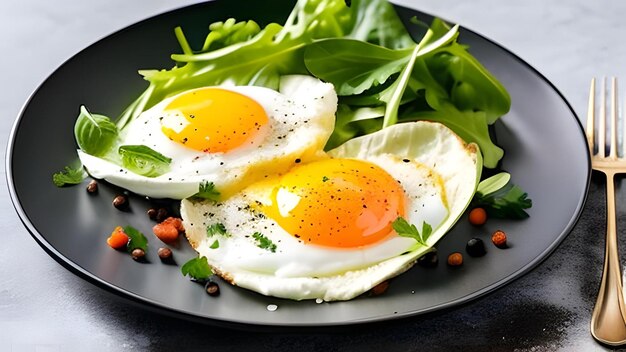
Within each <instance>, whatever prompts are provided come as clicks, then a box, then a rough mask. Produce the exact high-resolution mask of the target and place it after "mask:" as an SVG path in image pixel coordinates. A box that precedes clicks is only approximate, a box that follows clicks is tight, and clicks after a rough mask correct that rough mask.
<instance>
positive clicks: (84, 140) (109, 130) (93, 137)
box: [74, 105, 117, 156]
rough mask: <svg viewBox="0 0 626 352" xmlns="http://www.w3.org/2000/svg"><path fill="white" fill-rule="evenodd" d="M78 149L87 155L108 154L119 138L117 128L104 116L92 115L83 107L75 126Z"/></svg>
mask: <svg viewBox="0 0 626 352" xmlns="http://www.w3.org/2000/svg"><path fill="white" fill-rule="evenodd" d="M74 137H75V138H76V143H78V147H79V148H80V149H81V150H82V151H84V152H85V153H87V154H90V155H94V156H102V155H104V154H106V153H107V152H108V151H109V149H110V148H111V146H112V145H113V143H114V142H115V139H116V138H117V126H115V124H114V123H113V122H111V120H110V119H109V118H108V117H106V116H104V115H97V114H92V113H90V112H89V110H87V108H86V107H85V106H84V105H82V106H81V107H80V114H79V115H78V118H77V119H76V123H75V124H74Z"/></svg>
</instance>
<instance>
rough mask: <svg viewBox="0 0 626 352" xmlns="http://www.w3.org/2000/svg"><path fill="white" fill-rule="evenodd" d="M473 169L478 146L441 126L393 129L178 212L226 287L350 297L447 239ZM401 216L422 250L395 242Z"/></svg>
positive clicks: (467, 196)
mask: <svg viewBox="0 0 626 352" xmlns="http://www.w3.org/2000/svg"><path fill="white" fill-rule="evenodd" d="M420 136H426V138H423V139H419V140H418V139H416V138H417V137H420ZM404 143H409V144H411V145H410V146H408V147H406V148H405V149H402V148H400V147H398V145H403V144H404ZM480 167H481V165H480V157H479V154H478V150H477V147H476V145H474V144H469V145H467V144H465V143H464V142H463V141H462V140H461V139H460V138H458V137H457V136H456V135H455V134H454V133H453V132H452V131H450V130H449V129H448V128H446V127H445V126H443V125H440V124H437V123H429V122H417V123H408V124H401V125H395V126H391V127H388V128H386V129H384V130H382V131H379V132H376V133H374V134H372V135H368V136H364V137H360V138H357V139H353V140H351V141H349V142H348V143H347V144H344V145H343V146H341V147H339V148H338V149H336V150H333V151H330V152H329V158H327V159H321V160H316V161H312V162H310V163H307V164H302V165H298V166H296V167H294V168H292V169H291V170H289V171H288V172H287V173H285V174H282V175H276V176H274V177H270V178H268V179H266V180H263V181H261V182H257V183H255V184H252V185H250V186H249V187H246V188H245V189H243V190H242V191H241V192H238V193H237V194H236V195H234V196H232V197H231V198H229V199H227V200H225V201H223V202H200V201H194V200H183V201H182V203H181V215H182V217H183V221H184V224H185V229H186V235H187V238H188V240H189V241H190V243H191V245H192V246H193V247H194V248H195V249H196V251H197V252H198V253H199V255H201V256H204V257H206V258H207V260H208V263H209V264H210V265H211V266H212V268H213V269H214V272H216V273H217V274H218V275H220V276H221V277H223V278H224V279H225V280H227V281H228V282H230V283H232V284H234V285H237V286H240V287H244V288H247V289H250V290H253V291H256V292H259V293H261V294H264V295H269V296H276V297H281V298H290V299H295V300H302V299H323V300H325V301H332V300H348V299H352V298H354V297H356V296H358V295H360V294H362V293H364V292H366V291H367V290H369V289H371V288H372V287H374V286H375V285H377V284H378V283H380V282H382V281H384V280H386V279H389V278H391V277H394V276H396V275H399V274H400V273H402V272H404V271H406V270H408V269H409V268H410V267H411V266H412V265H413V264H414V262H415V261H416V259H417V258H418V257H419V256H420V255H421V254H423V253H425V252H427V251H428V250H429V248H430V247H431V246H433V245H434V244H435V243H436V242H437V241H438V239H439V238H441V236H443V234H445V232H446V231H447V230H448V229H449V228H450V227H451V226H452V225H453V224H454V222H455V221H456V220H457V219H458V217H459V216H460V215H461V213H462V212H463V211H464V209H465V207H466V206H467V204H468V203H469V201H470V200H471V197H472V195H473V193H474V190H475V188H476V184H477V180H478V178H479V170H480ZM399 217H401V218H403V219H405V220H406V221H408V222H409V223H411V224H414V225H416V227H417V228H418V229H421V228H422V224H423V223H426V224H428V225H430V226H431V227H432V228H433V233H432V234H431V235H430V236H429V237H428V238H427V239H426V241H425V243H424V244H420V243H418V241H416V239H415V238H411V237H405V236H400V235H399V234H398V233H396V231H395V230H394V227H393V223H394V221H395V220H397V219H398V218H399ZM216 228H221V229H222V231H215V229H216Z"/></svg>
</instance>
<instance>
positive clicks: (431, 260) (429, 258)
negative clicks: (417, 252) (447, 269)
mask: <svg viewBox="0 0 626 352" xmlns="http://www.w3.org/2000/svg"><path fill="white" fill-rule="evenodd" d="M437 263H439V257H438V256H437V251H432V252H428V253H426V254H424V255H423V256H421V257H420V258H419V259H418V260H417V264H419V265H420V266H422V267H424V268H434V267H436V266H437Z"/></svg>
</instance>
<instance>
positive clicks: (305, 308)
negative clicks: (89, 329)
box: [7, 0, 590, 327]
mask: <svg viewBox="0 0 626 352" xmlns="http://www.w3.org/2000/svg"><path fill="white" fill-rule="evenodd" d="M292 5H293V2H292V1H280V2H276V4H275V5H274V6H272V9H271V10H269V9H268V8H267V6H265V4H264V3H263V2H259V1H254V0H238V1H232V0H231V1H228V0H223V1H215V2H209V3H205V4H199V5H194V6H190V7H187V8H183V9H180V10H175V11H172V12H168V13H165V14H162V15H159V16H156V17H153V18H150V19H148V20H145V21H142V22H139V23H137V24H135V25H132V26H130V27H128V28H125V29H123V30H121V31H119V32H117V33H115V34H113V35H110V36H108V37H106V38H104V39H103V40H101V41H99V42H97V43H95V44H93V45H91V46H90V47H88V48H87V49H85V50H83V51H81V52H80V53H78V54H77V55H76V56H74V57H72V58H71V59H70V60H68V61H67V62H66V63H65V64H63V65H62V66H61V67H59V69H57V70H56V71H55V72H54V73H53V74H52V75H51V76H50V77H48V79H46V80H45V82H44V83H43V84H42V85H41V86H40V87H39V88H38V89H37V90H36V91H35V93H34V94H33V95H32V96H31V98H30V100H29V101H28V102H27V104H26V105H25V107H24V109H23V111H22V112H21V114H20V116H19V118H18V119H17V121H16V123H15V126H14V128H13V131H12V134H11V138H10V141H9V145H8V151H7V179H8V184H9V188H10V194H11V198H12V200H13V203H14V205H15V208H16V210H17V212H18V213H19V216H20V217H21V219H22V221H23V222H24V224H25V226H26V227H27V228H28V230H29V231H30V233H31V234H32V236H33V237H34V239H35V240H36V241H37V242H38V243H39V244H40V245H41V246H42V247H43V249H44V250H46V252H48V254H50V255H51V256H52V257H53V258H54V259H56V260H57V261H58V262H59V263H61V264H62V265H64V266H65V267H66V268H68V269H69V270H71V271H72V272H73V273H76V274H78V275H79V276H80V277H82V278H84V279H86V280H88V281H89V282H91V283H94V284H96V285H97V286H99V287H102V288H104V289H107V290H110V291H112V292H115V293H117V294H119V295H121V296H123V297H126V298H129V299H131V300H133V301H136V302H140V303H142V305H144V306H147V307H150V308H156V309H157V310H160V311H162V312H165V313H171V314H176V315H179V316H184V317H187V318H198V319H200V320H203V321H207V322H212V323H218V324H222V325H229V326H243V324H253V325H266V326H318V327H321V326H329V325H347V324H354V323H362V322H373V321H382V320H388V319H394V318H398V317H407V316H412V315H417V314H421V313H425V312H431V311H435V310H439V309H442V308H446V307H451V306H455V305H459V304H461V303H464V302H468V301H469V300H472V299H474V298H476V297H479V296H481V295H483V294H485V293H487V292H490V291H492V290H494V289H496V288H498V287H500V286H502V285H504V284H505V283H508V282H510V281H511V280H513V279H515V278H517V277H519V276H521V275H522V274H524V273H526V272H528V271H529V270H530V269H532V268H533V267H535V266H536V265H537V264H539V263H540V262H541V261H542V260H543V259H545V258H546V257H547V256H548V255H549V254H550V253H551V252H552V251H553V250H554V249H555V248H556V247H557V245H558V244H559V243H560V242H561V241H562V240H563V239H564V237H565V236H566V235H567V234H568V233H569V231H570V230H571V229H572V227H573V226H574V224H575V222H576V220H577V219H578V216H579V214H580V212H581V210H582V207H583V203H584V200H585V196H586V192H587V187H588V184H589V175H590V159H589V156H588V152H587V147H586V144H585V139H584V134H583V131H582V128H581V126H580V123H579V121H578V119H577V117H576V116H575V114H574V112H573V110H572V109H571V107H570V106H569V104H568V103H567V102H566V101H565V99H564V98H563V97H562V96H561V94H560V93H559V92H558V91H557V90H556V89H555V88H554V87H553V86H552V85H551V84H550V82H548V81H547V80H546V79H545V78H544V77H543V76H542V75H541V74H539V73H538V72H537V71H535V70H534V69H533V68H531V67H530V66H529V65H528V64H526V63H525V62H523V61H522V60H521V59H519V58H518V57H516V56H515V55H513V54H511V53H510V52H508V51H507V50H505V49H503V48H502V47H500V46H499V45H497V44H494V43H493V42H491V41H489V40H488V39H485V38H483V37H481V36H479V35H477V34H475V33H473V32H471V31H468V30H466V29H462V30H461V35H460V41H461V42H462V43H465V44H468V45H469V46H470V51H471V52H472V53H473V54H474V55H475V56H476V57H477V58H478V59H479V60H480V61H481V62H482V63H483V64H484V65H485V66H486V67H487V68H488V69H489V70H490V71H491V72H493V73H494V74H495V75H496V77H498V78H499V79H500V80H501V81H502V83H503V84H504V85H505V86H506V87H507V89H508V90H509V92H510V94H511V97H512V101H513V104H512V108H511V111H510V113H508V114H507V115H506V116H505V117H504V118H502V119H501V120H500V121H499V122H498V123H497V124H496V126H495V130H496V134H497V137H498V142H499V144H500V145H501V146H502V147H503V148H504V149H505V150H506V156H505V158H504V162H503V164H502V168H503V169H504V170H506V171H509V172H511V173H512V175H513V181H514V182H515V183H517V184H519V185H520V186H521V187H522V188H523V189H524V190H526V191H527V192H528V193H529V195H530V197H531V198H532V199H533V202H534V206H533V208H532V209H531V211H530V214H531V217H530V218H529V219H527V220H523V221H495V220H492V221H490V222H489V223H488V225H487V226H486V227H485V228H483V229H476V228H472V227H470V226H469V225H468V224H467V221H460V222H459V224H458V225H457V226H456V227H455V228H454V229H453V231H452V232H451V233H449V234H448V235H447V236H446V237H445V238H444V239H443V240H442V241H441V242H440V243H439V244H438V246H437V247H438V249H439V252H440V264H439V266H438V267H436V268H434V269H425V268H421V267H415V268H413V269H411V270H410V271H409V272H407V273H405V274H403V275H401V276H400V277H398V278H396V279H394V280H393V282H392V285H391V287H390V289H389V290H388V291H387V292H386V293H385V294H384V295H382V296H379V297H374V298H372V297H360V298H357V299H355V300H352V301H349V302H335V303H323V304H316V303H315V302H312V301H305V302H294V301H288V300H282V299H276V298H271V297H264V296H261V295H258V294H256V293H252V292H249V291H246V290H244V289H240V288H236V287H230V286H229V285H227V284H222V285H221V288H222V294H221V296H220V297H219V298H211V297H209V296H208V295H206V294H204V293H203V290H202V287H201V286H200V285H197V284H194V283H191V282H189V280H188V279H187V278H185V277H183V276H182V275H181V273H180V264H181V263H183V262H185V261H186V260H187V259H189V258H191V257H193V256H194V253H193V251H192V249H191V248H190V247H189V246H188V245H187V244H186V243H180V245H179V246H178V247H177V248H174V256H175V258H176V259H177V262H178V266H177V265H165V264H162V263H160V261H159V259H158V257H157V254H156V248H157V247H158V246H159V244H160V243H159V241H158V240H157V239H156V238H154V237H153V236H152V235H151V230H150V229H151V226H152V223H151V222H150V221H149V220H148V218H147V216H146V215H145V210H146V209H147V208H148V206H149V202H148V201H147V200H145V199H142V198H140V197H131V204H132V205H131V211H129V212H120V211H118V210H116V209H114V208H113V207H112V206H111V200H112V199H113V197H114V196H115V195H116V194H117V193H118V192H119V191H120V190H118V189H116V188H114V187H112V186H108V185H105V186H102V187H101V188H100V192H99V194H98V195H96V196H92V195H88V194H87V192H85V187H84V184H83V185H82V186H77V187H71V188H57V187H55V186H54V185H53V184H52V182H51V175H52V174H53V173H54V172H56V171H58V170H59V169H61V168H62V167H63V166H64V165H67V164H70V163H71V162H73V161H74V160H75V159H76V153H75V148H76V146H75V143H74V137H73V124H74V121H75V118H76V116H77V113H78V108H79V106H80V105H81V104H85V105H87V106H89V107H90V109H91V110H92V111H94V112H98V113H102V114H105V115H109V116H117V115H118V114H119V113H120V112H121V111H122V109H123V108H124V107H125V106H127V105H128V104H129V103H130V102H131V101H133V100H134V98H135V97H136V96H137V95H138V94H139V93H141V92H142V91H143V89H145V87H146V82H145V81H143V80H142V79H141V78H140V77H139V76H138V75H137V69H139V68H162V67H170V66H171V65H172V62H171V61H170V59H169V55H170V54H171V53H173V52H178V51H179V49H178V44H177V42H176V39H175V37H174V35H173V28H174V27H176V26H179V25H181V26H183V29H184V30H185V33H186V34H187V35H188V37H189V40H190V42H191V43H192V45H194V44H196V46H199V45H200V44H201V43H202V42H203V40H204V36H205V35H206V32H207V30H208V28H207V27H208V24H209V23H211V22H214V21H217V20H224V19H226V18H228V17H236V18H238V19H255V20H257V21H258V22H259V23H260V24H262V25H264V24H266V23H268V22H271V21H276V22H279V23H282V22H283V21H284V19H285V18H286V16H287V14H288V13H289V11H290V9H291V7H292ZM276 9H279V10H276ZM398 12H399V14H400V15H401V17H402V18H403V19H404V20H408V19H409V18H410V17H412V16H414V15H417V16H418V17H419V18H422V19H426V20H428V19H429V18H430V17H429V16H428V15H425V14H422V13H419V12H417V11H415V10H411V9H406V8H401V7H399V8H398ZM85 182H87V181H85ZM127 224H131V225H133V226H135V227H137V228H138V229H140V230H141V231H143V232H144V233H146V234H148V237H149V239H150V250H149V252H148V256H147V257H148V263H144V264H140V263H136V262H134V261H133V260H132V259H131V257H130V256H128V255H126V254H124V253H121V252H118V251H114V250H111V249H110V248H109V247H108V246H107V245H106V243H105V239H106V237H107V236H108V234H109V233H110V232H111V231H112V229H113V227H114V226H116V225H127ZM498 228H501V229H503V230H505V231H506V232H507V233H508V234H509V242H510V245H511V246H510V248H508V249H505V250H501V249H497V248H495V247H494V246H492V245H491V244H490V240H489V232H490V231H492V230H495V229H498ZM471 237H481V238H483V239H484V240H485V241H486V242H487V244H488V254H487V255H486V256H484V257H482V258H469V257H468V258H466V261H465V264H464V265H463V266H462V267H460V268H456V269H452V268H449V267H447V266H446V265H445V263H443V262H444V261H445V257H446V256H447V254H448V253H450V252H453V251H463V250H464V247H465V243H466V241H467V240H468V239H469V238H471ZM269 304H275V305H277V306H278V309H277V310H276V311H269V310H268V309H267V306H268V305H269Z"/></svg>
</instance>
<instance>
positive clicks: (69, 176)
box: [52, 166, 86, 187]
mask: <svg viewBox="0 0 626 352" xmlns="http://www.w3.org/2000/svg"><path fill="white" fill-rule="evenodd" d="M85 176H86V174H85V171H84V170H83V167H82V166H81V167H78V168H72V167H69V166H66V167H64V168H63V170H62V171H59V172H57V173H55V174H54V175H52V182H54V185H55V186H57V187H63V186H67V185H77V184H79V183H81V182H83V180H84V179H85Z"/></svg>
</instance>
